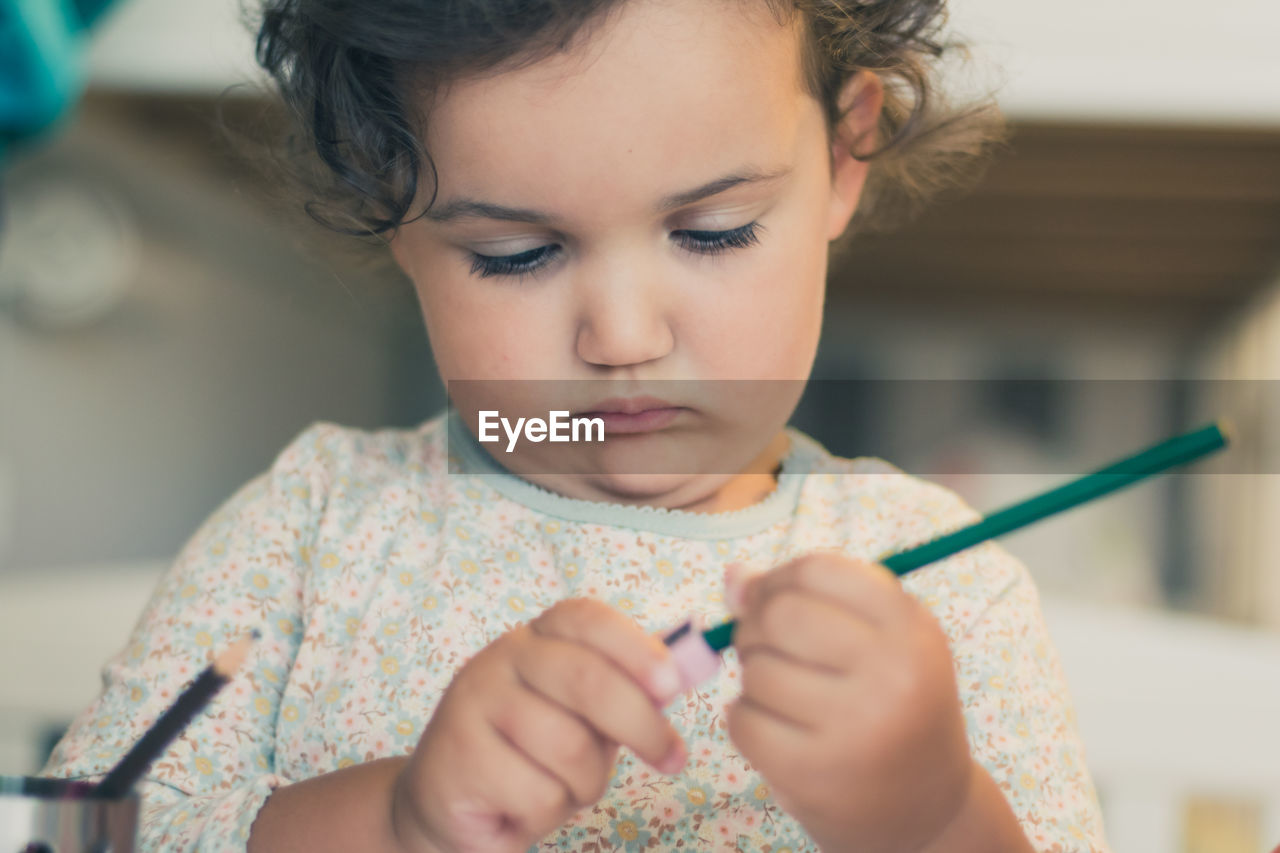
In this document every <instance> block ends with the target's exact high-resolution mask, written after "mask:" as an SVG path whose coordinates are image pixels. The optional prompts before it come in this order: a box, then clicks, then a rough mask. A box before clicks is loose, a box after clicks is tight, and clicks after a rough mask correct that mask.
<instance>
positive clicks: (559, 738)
mask: <svg viewBox="0 0 1280 853" xmlns="http://www.w3.org/2000/svg"><path fill="white" fill-rule="evenodd" d="M682 687H683V685H682V684H681V679H680V675H679V672H678V671H677V669H676V667H675V663H674V662H673V661H672V659H671V655H670V653H669V652H668V651H667V649H666V647H665V646H664V645H663V644H662V642H661V641H660V640H659V639H658V638H656V637H652V636H650V635H648V634H645V633H644V631H642V630H641V629H640V627H639V626H638V625H637V624H636V623H635V622H634V621H633V620H631V619H630V618H628V617H626V616H624V615H623V614H622V613H620V612H618V611H617V610H614V609H613V608H611V607H609V606H608V605H606V604H604V603H602V602H599V601H595V600H591V599H569V600H566V601H561V602H559V603H558V604H556V605H555V606H553V607H551V608H550V609H549V610H547V611H545V612H544V613H542V614H541V615H540V616H538V617H537V618H536V619H534V620H533V621H532V622H530V623H529V624H527V625H522V626H520V627H519V628H515V629H513V630H511V631H509V632H508V633H506V634H504V635H503V636H501V637H499V638H498V639H497V640H495V641H494V642H493V643H491V644H490V645H488V646H486V647H485V648H484V649H482V650H481V651H480V652H479V654H477V655H476V656H475V657H474V658H472V659H471V660H470V661H469V662H468V663H467V664H466V666H464V667H463V668H462V669H460V670H459V671H458V673H457V675H455V676H454V679H453V682H452V683H451V684H450V685H449V689H448V690H446V691H445V694H444V696H443V697H442V698H441V700H440V704H439V705H438V706H437V708H436V711H435V714H434V715H433V716H432V717H431V721H430V722H429V723H428V724H427V728H426V730H425V731H424V732H423V734H422V739H421V740H420V741H419V742H418V746H417V748H416V749H415V750H414V752H413V755H412V756H411V757H410V758H409V762H408V764H407V765H406V766H405V768H404V770H403V772H402V773H401V774H400V776H399V778H398V780H397V782H396V786H395V791H394V794H393V805H392V820H393V823H394V826H395V830H396V834H397V837H398V838H399V839H400V840H401V842H402V846H403V847H404V849H405V850H407V851H414V853H418V851H430V853H462V851H471V850H484V851H524V850H527V849H528V848H529V846H530V845H532V844H534V843H535V842H537V841H538V840H539V839H541V838H542V837H544V836H545V835H547V834H548V833H550V832H551V831H553V830H554V829H556V828H557V827H559V826H561V825H562V824H564V823H565V821H567V820H568V818H569V817H570V816H571V815H573V813H574V812H576V811H578V810H579V809H581V808H583V807H584V806H588V805H590V804H592V803H594V802H596V801H597V800H598V799H600V797H601V796H602V795H603V794H604V791H605V789H606V788H607V787H608V783H609V777H610V772H611V770H612V768H613V764H614V761H615V760H616V758H617V752H618V747H619V746H620V745H622V746H626V747H628V748H629V749H631V750H632V751H633V752H634V753H635V754H636V755H637V756H639V757H640V758H641V759H643V760H644V761H646V762H647V763H649V764H650V765H652V766H653V767H654V768H656V769H657V770H659V771H661V772H663V773H675V772H677V771H679V770H680V768H682V767H683V766H684V763H685V758H686V755H685V746H684V742H683V741H682V740H681V738H680V736H679V734H677V733H676V731H675V729H674V728H672V726H671V724H670V723H669V722H668V721H667V720H666V718H665V717H663V715H662V708H663V706H665V705H666V704H667V703H668V702H670V701H671V700H672V699H673V698H675V696H676V695H677V694H678V693H679V692H680V691H681V689H682Z"/></svg>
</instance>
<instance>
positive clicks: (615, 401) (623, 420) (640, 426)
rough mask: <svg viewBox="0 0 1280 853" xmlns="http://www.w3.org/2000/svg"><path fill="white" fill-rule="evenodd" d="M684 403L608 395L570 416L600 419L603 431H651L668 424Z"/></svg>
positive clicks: (682, 408) (615, 433)
mask: <svg viewBox="0 0 1280 853" xmlns="http://www.w3.org/2000/svg"><path fill="white" fill-rule="evenodd" d="M683 411H685V407H684V406H677V405H676V404H674V403H670V402H668V401H666V400H662V399H659V398H657V397H645V396H641V397H610V398H609V399H607V400H601V401H600V402H598V403H595V404H594V405H592V406H590V407H588V408H587V409H584V410H583V411H580V412H575V413H574V417H580V418H600V419H601V420H603V421H604V434H605V437H606V438H607V437H608V436H611V435H633V434H636V433H645V432H654V431H655V430H660V429H663V428H664V427H666V426H668V425H670V424H671V422H672V421H674V420H675V419H676V418H677V417H679V416H680V413H681V412H683Z"/></svg>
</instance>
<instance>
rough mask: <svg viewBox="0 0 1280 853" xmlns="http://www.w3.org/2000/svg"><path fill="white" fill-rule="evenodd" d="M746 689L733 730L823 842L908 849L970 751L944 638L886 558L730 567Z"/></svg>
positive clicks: (945, 810)
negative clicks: (759, 569)
mask: <svg viewBox="0 0 1280 853" xmlns="http://www.w3.org/2000/svg"><path fill="white" fill-rule="evenodd" d="M728 597H729V599H730V601H732V602H735V608H736V610H737V611H738V614H737V615H738V625H737V629H736V631H735V633H734V641H733V642H734V646H735V647H736V648H737V650H738V655H739V657H740V660H741V662H742V696H741V698H739V699H738V700H737V701H736V702H734V703H733V705H731V706H730V708H729V712H728V722H729V736H730V737H731V738H732V739H733V742H734V743H735V744H736V745H737V747H738V749H739V750H740V751H741V752H742V754H743V756H744V757H746V759H747V760H748V761H750V762H751V764H752V766H753V767H755V768H756V769H757V770H758V771H760V773H761V775H763V776H764V778H765V779H766V780H767V781H768V782H769V784H770V786H771V787H772V788H773V792H774V796H775V799H777V800H778V802H779V804H780V805H782V807H783V808H784V809H786V811H788V812H789V813H790V814H791V815H793V816H794V817H795V818H796V819H797V820H799V821H800V823H801V824H802V825H803V826H804V827H805V829H806V830H807V831H808V832H809V834H810V835H811V836H812V837H813V839H814V840H815V841H817V842H818V844H819V845H820V846H821V848H822V849H823V850H824V851H828V853H831V851H838V850H842V849H857V850H866V851H880V850H894V851H916V850H922V849H924V848H926V847H927V846H928V845H929V843H930V842H931V841H932V840H933V839H934V838H936V837H938V836H939V835H941V834H942V832H943V830H944V829H945V828H946V827H947V825H948V824H949V823H950V822H951V820H952V818H953V817H954V816H956V815H957V814H958V813H959V812H960V810H961V806H962V805H963V804H964V802H965V799H966V796H967V794H968V789H969V785H970V782H971V780H972V778H973V773H972V772H971V771H972V767H973V762H972V759H971V758H970V755H969V744H968V739H967V737H966V734H965V723H964V715H963V712H962V710H961V706H960V700H959V697H958V694H957V691H956V683H955V675H954V671H953V668H952V661H951V650H950V647H949V645H948V643H947V637H946V635H945V634H944V633H943V631H942V628H941V627H940V626H939V625H938V623H937V621H936V620H935V619H934V618H933V615H932V614H931V613H929V611H928V610H927V609H926V608H925V607H924V605H922V604H921V603H920V602H918V601H917V600H916V599H915V598H914V597H912V595H911V594H910V593H908V592H907V591H906V590H905V589H903V587H902V584H901V583H900V582H899V580H898V579H897V578H896V577H895V576H894V575H893V573H891V572H890V571H889V570H888V569H886V568H884V567H883V566H881V565H879V564H877V563H871V562H866V561H858V560H854V559H850V558H848V557H844V556H841V555H837V554H823V553H815V554H811V555H807V556H804V557H801V558H799V559H796V560H793V561H792V562H790V563H787V564H785V565H783V566H780V567H779V568H776V569H774V570H773V571H770V572H767V573H765V574H760V575H756V576H754V577H751V578H749V579H746V580H743V579H741V578H729V581H728Z"/></svg>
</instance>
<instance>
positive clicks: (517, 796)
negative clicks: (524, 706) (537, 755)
mask: <svg viewBox="0 0 1280 853" xmlns="http://www.w3.org/2000/svg"><path fill="white" fill-rule="evenodd" d="M490 732H491V733H492V736H491V737H490V738H489V741H490V743H489V744H488V745H487V746H486V748H485V749H480V750H476V752H475V754H473V755H471V756H468V763H471V762H474V765H473V766H474V767H475V769H476V770H477V771H478V772H477V773H476V774H475V777H474V778H477V779H483V780H484V782H485V784H484V790H483V792H482V793H481V797H483V801H482V803H484V804H492V806H493V807H494V809H495V810H496V811H498V812H500V813H501V816H502V817H503V818H504V819H506V818H510V819H511V820H513V821H514V822H515V823H516V824H517V825H518V826H519V828H520V830H521V832H520V834H522V835H526V836H527V837H530V838H541V837H542V836H544V835H546V834H547V833H548V832H551V831H552V830H554V829H555V828H556V827H557V826H559V825H560V824H561V823H563V822H564V819H565V818H566V817H567V816H568V815H569V814H571V813H572V811H573V809H574V804H573V794H572V792H571V791H570V790H569V789H568V788H567V787H566V786H565V784H564V783H563V782H562V781H561V780H560V779H558V778H556V776H555V775H554V774H553V773H551V772H550V771H549V770H548V769H547V768H545V767H543V766H542V765H541V764H540V763H539V762H538V761H536V760H535V759H534V758H533V757H532V756H530V755H529V754H528V753H527V752H525V751H524V750H523V749H521V748H520V747H519V746H517V745H516V744H515V743H513V742H512V741H511V740H510V739H508V738H507V737H506V736H505V735H503V734H502V733H501V732H500V731H498V730H497V729H495V728H492V727H490Z"/></svg>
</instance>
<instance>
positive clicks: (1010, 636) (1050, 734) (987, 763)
mask: <svg viewBox="0 0 1280 853" xmlns="http://www.w3.org/2000/svg"><path fill="white" fill-rule="evenodd" d="M982 548H983V549H985V550H987V552H988V554H996V555H998V557H999V558H1000V561H1001V562H1005V563H1006V565H1007V567H1009V568H1011V569H1012V571H1013V574H1012V578H1011V580H1009V582H1008V583H1007V584H1006V585H1005V586H1004V587H1003V589H1002V590H1001V591H1000V592H999V594H998V595H996V596H995V597H994V598H993V599H992V600H991V602H990V604H989V605H988V606H986V607H985V608H984V609H983V610H982V612H981V613H980V614H979V615H978V616H977V618H976V619H975V620H974V621H973V623H972V624H971V625H970V627H969V628H968V629H967V630H966V631H965V632H964V633H963V634H962V635H961V636H960V638H959V640H958V641H957V642H955V643H954V648H953V656H954V660H955V666H956V679H957V685H958V687H959V692H960V699H961V702H962V703H963V705H964V714H965V723H966V726H967V729H968V733H969V747H970V751H971V753H972V754H973V756H974V758H975V759H977V760H978V761H979V762H980V763H981V764H982V765H983V767H985V768H986V770H987V771H988V772H989V773H990V774H991V776H992V777H993V778H994V779H995V781H996V783H997V784H999V786H1000V788H1001V790H1002V791H1003V792H1004V794H1005V797H1006V798H1007V799H1008V801H1009V803H1010V805H1011V806H1012V808H1013V811H1014V813H1015V814H1016V815H1017V816H1018V820H1019V822H1020V823H1021V824H1022V828H1023V830H1024V831H1025V832H1026V834H1027V837H1028V839H1030V841H1031V842H1032V845H1033V846H1034V847H1035V849H1036V850H1037V851H1039V853H1079V851H1086V850H1087V851H1090V852H1091V853H1107V851H1108V850H1109V848H1108V846H1107V842H1106V839H1105V836H1104V831H1103V825H1102V815H1101V810H1100V808H1099V805H1098V798H1097V792H1096V790H1095V788H1094V785H1093V780H1092V778H1091V777H1090V775H1089V771H1088V768H1087V766H1086V763H1085V752H1084V744H1083V742H1082V741H1081V739H1080V735H1079V733H1078V731H1077V728H1076V720H1075V711H1074V709H1073V707H1072V703H1071V697H1070V694H1069V692H1068V690H1067V684H1066V679H1065V677H1064V675H1063V672H1062V668H1061V664H1060V662H1059V659H1058V653H1057V650H1056V649H1055V648H1054V646H1053V643H1052V641H1051V640H1050V638H1049V632H1048V628H1047V626H1046V625H1045V622H1044V617H1043V615H1042V614H1041V611H1040V599H1039V594H1038V592H1037V590H1036V587H1035V584H1034V582H1033V581H1032V579H1031V577H1030V575H1029V574H1028V573H1027V571H1026V569H1025V567H1023V566H1022V564H1021V563H1020V562H1019V561H1018V560H1016V559H1014V558H1013V557H1012V556H1010V555H1009V554H1007V553H1006V552H1004V551H1003V550H1002V549H999V547H998V546H996V545H995V544H994V543H989V544H988V545H984V546H982Z"/></svg>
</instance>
